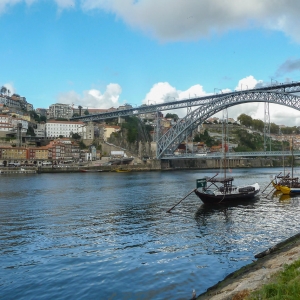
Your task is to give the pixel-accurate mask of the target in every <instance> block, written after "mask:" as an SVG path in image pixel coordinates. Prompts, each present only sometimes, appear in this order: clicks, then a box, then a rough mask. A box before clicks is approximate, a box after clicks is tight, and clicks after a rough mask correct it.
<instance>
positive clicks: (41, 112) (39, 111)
mask: <svg viewBox="0 0 300 300" xmlns="http://www.w3.org/2000/svg"><path fill="white" fill-rule="evenodd" d="M35 112H36V114H37V115H38V116H39V117H42V116H45V117H46V116H47V109H46V108H37V109H36V110H35Z"/></svg>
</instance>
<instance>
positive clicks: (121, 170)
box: [116, 169, 131, 173]
mask: <svg viewBox="0 0 300 300" xmlns="http://www.w3.org/2000/svg"><path fill="white" fill-rule="evenodd" d="M130 171H131V170H130V169H116V172H118V173H127V172H130Z"/></svg>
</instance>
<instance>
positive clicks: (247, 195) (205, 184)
mask: <svg viewBox="0 0 300 300" xmlns="http://www.w3.org/2000/svg"><path fill="white" fill-rule="evenodd" d="M227 120H228V117H227V111H226V118H224V115H223V135H222V137H223V140H222V151H223V158H222V167H223V172H224V176H223V177H218V175H219V174H218V173H217V174H216V175H215V176H213V177H211V178H201V179H198V180H197V188H196V189H195V190H194V192H195V194H196V195H197V196H198V197H199V198H200V200H201V201H202V202H203V203H204V204H209V205H211V204H220V203H229V202H243V201H249V200H251V199H254V198H255V197H256V196H257V195H258V193H259V191H260V186H259V184H258V183H254V184H250V185H247V184H246V185H243V186H235V185H233V181H234V178H233V177H227V176H226V167H227V159H226V151H227V149H226V148H227V147H226V127H227V123H228V122H227ZM199 188H202V189H201V190H199Z"/></svg>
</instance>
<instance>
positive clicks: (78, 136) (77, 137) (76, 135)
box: [72, 132, 81, 140]
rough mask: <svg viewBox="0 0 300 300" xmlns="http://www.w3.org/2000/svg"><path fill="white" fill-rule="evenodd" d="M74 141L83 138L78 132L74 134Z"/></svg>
mask: <svg viewBox="0 0 300 300" xmlns="http://www.w3.org/2000/svg"><path fill="white" fill-rule="evenodd" d="M72 139H74V140H80V139H81V136H80V135H79V134H78V133H77V132H76V133H73V134H72Z"/></svg>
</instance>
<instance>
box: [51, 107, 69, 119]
mask: <svg viewBox="0 0 300 300" xmlns="http://www.w3.org/2000/svg"><path fill="white" fill-rule="evenodd" d="M72 116H73V109H72V107H71V106H70V105H68V104H62V103H56V104H52V105H50V106H49V109H48V111H47V119H59V118H61V119H70V118H72Z"/></svg>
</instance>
